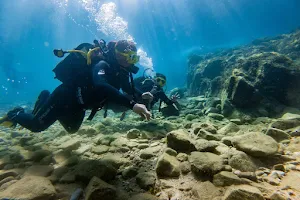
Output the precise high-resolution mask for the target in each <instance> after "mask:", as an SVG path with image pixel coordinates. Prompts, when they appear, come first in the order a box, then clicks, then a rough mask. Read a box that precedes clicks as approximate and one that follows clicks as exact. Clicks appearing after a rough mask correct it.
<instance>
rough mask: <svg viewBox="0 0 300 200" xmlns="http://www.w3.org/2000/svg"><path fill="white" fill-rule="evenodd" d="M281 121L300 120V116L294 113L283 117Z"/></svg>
mask: <svg viewBox="0 0 300 200" xmlns="http://www.w3.org/2000/svg"><path fill="white" fill-rule="evenodd" d="M281 119H285V120H286V119H300V115H298V114H293V113H285V114H284V115H282V117H281Z"/></svg>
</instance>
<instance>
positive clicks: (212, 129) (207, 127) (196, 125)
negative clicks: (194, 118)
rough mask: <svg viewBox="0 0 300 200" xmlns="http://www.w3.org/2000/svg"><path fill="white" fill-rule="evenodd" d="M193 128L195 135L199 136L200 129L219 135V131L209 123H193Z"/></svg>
mask: <svg viewBox="0 0 300 200" xmlns="http://www.w3.org/2000/svg"><path fill="white" fill-rule="evenodd" d="M191 128H193V130H194V134H197V133H198V132H199V130H200V129H203V130H206V131H207V132H210V133H212V134H216V133H217V129H216V128H215V127H214V126H213V125H211V124H209V123H193V124H192V126H191Z"/></svg>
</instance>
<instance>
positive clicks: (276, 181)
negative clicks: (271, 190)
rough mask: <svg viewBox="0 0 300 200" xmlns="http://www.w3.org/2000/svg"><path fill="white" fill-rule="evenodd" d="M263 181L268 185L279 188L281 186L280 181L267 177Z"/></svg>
mask: <svg viewBox="0 0 300 200" xmlns="http://www.w3.org/2000/svg"><path fill="white" fill-rule="evenodd" d="M263 180H264V181H265V182H267V183H270V184H271V185H274V186H277V185H280V182H279V180H278V179H276V178H273V177H270V176H267V177H263Z"/></svg>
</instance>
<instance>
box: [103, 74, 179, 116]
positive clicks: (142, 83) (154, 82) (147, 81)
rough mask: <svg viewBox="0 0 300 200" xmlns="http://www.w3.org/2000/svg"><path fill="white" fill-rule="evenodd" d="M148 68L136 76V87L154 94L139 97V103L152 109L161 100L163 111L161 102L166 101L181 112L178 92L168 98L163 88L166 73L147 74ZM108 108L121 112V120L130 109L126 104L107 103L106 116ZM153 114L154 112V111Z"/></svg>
mask: <svg viewBox="0 0 300 200" xmlns="http://www.w3.org/2000/svg"><path fill="white" fill-rule="evenodd" d="M147 70H149V69H146V70H145V71H144V74H143V76H141V77H138V78H135V79H134V80H133V81H134V86H135V87H136V89H138V90H139V91H141V92H144V93H149V92H150V94H151V95H152V96H151V98H147V96H145V95H144V96H141V98H139V99H138V102H139V103H142V104H144V105H146V107H147V109H148V110H152V109H153V106H154V105H155V104H156V103H157V102H158V101H160V103H159V111H161V104H162V102H164V103H165V104H167V105H168V106H169V109H170V108H171V107H172V109H173V110H175V111H176V113H178V112H179V109H178V107H179V104H178V102H177V99H179V98H180V96H179V94H178V93H175V94H173V95H171V98H168V97H167V95H166V94H165V92H164V90H163V88H164V86H165V85H166V82H167V78H166V76H165V75H163V74H161V73H156V75H153V76H145V72H147ZM108 109H111V110H112V111H113V112H121V113H122V114H121V116H120V120H123V119H124V118H125V116H126V111H127V110H128V109H127V108H126V107H124V106H120V105H116V104H113V103H109V104H106V105H105V107H104V118H106V117H107V113H108ZM152 115H153V113H152Z"/></svg>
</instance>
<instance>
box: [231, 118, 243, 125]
mask: <svg viewBox="0 0 300 200" xmlns="http://www.w3.org/2000/svg"><path fill="white" fill-rule="evenodd" d="M230 122H232V123H234V124H236V125H242V124H243V122H242V120H240V119H231V120H230Z"/></svg>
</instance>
